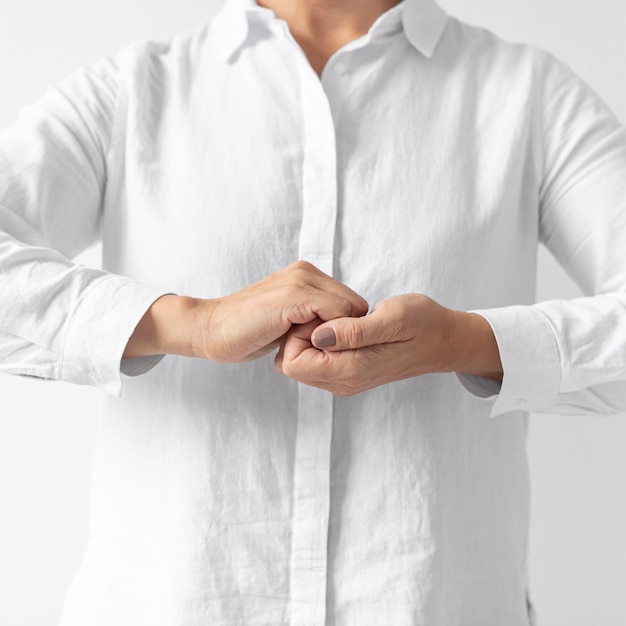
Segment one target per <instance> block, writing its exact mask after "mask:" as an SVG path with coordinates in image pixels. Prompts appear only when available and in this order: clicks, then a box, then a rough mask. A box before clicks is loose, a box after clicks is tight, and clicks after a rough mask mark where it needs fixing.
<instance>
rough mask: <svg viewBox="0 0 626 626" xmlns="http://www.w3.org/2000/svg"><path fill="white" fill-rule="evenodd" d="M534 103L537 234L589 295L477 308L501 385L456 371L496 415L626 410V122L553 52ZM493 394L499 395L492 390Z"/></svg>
mask: <svg viewBox="0 0 626 626" xmlns="http://www.w3.org/2000/svg"><path fill="white" fill-rule="evenodd" d="M542 79H543V80H542V98H541V101H540V102H539V103H538V110H537V116H536V118H537V120H538V145H539V146H540V150H539V154H540V157H539V161H540V163H541V167H542V172H543V179H542V180H543V183H542V187H541V194H540V198H539V202H540V212H539V218H540V221H539V233H540V238H541V241H542V242H543V243H544V244H545V245H546V247H547V248H548V249H549V250H550V251H551V253H552V254H553V255H554V256H555V258H556V259H557V260H558V261H559V263H560V264H561V265H562V266H563V267H564V268H565V270H566V271H567V272H568V274H569V275H570V276H571V277H572V278H573V279H574V280H575V281H576V282H577V284H578V285H579V286H580V287H581V288H582V290H583V293H584V294H585V297H583V298H577V299H573V300H568V301H562V300H555V301H548V302H541V303H538V304H536V305H533V306H510V307H503V308H494V309H487V310H480V311H476V312H477V313H480V314H481V315H483V316H484V317H485V318H486V319H487V320H488V321H489V323H490V324H491V327H492V329H493V331H494V334H495V337H496V340H497V343H498V347H499V349H500V355H501V358H502V364H503V368H504V379H503V382H502V386H501V388H499V389H496V388H494V386H493V384H492V383H490V382H484V381H479V380H477V379H476V377H467V376H460V379H461V382H462V383H463V384H464V385H465V386H466V388H468V389H469V390H470V391H472V392H473V393H475V394H476V395H481V396H483V397H488V398H490V399H491V401H493V407H492V412H491V414H492V416H495V415H499V414H502V413H506V412H508V411H511V410H515V409H522V410H527V411H533V412H539V413H560V414H588V413H594V414H612V413H619V412H624V411H626V130H625V129H624V128H623V127H622V126H621V125H620V123H619V122H618V120H617V119H616V118H615V117H614V115H613V114H612V113H611V112H610V111H609V110H608V108H607V107H606V106H605V105H604V104H603V103H602V102H601V101H600V99H599V98H598V97H597V96H596V95H595V94H594V93H593V92H592V90H591V89H590V88H589V87H587V86H586V85H585V84H584V83H583V82H582V81H581V80H580V79H578V78H577V77H576V76H574V75H573V74H572V73H571V72H570V71H569V70H568V69H567V68H566V67H565V66H564V65H563V64H561V63H560V62H558V61H556V60H555V59H553V58H552V57H547V66H546V68H545V71H544V72H543V76H542ZM494 394H495V395H494Z"/></svg>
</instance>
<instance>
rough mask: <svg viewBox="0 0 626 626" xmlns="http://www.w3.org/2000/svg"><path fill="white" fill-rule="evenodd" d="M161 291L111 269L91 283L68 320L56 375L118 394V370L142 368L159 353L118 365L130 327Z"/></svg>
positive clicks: (150, 364) (132, 372)
mask: <svg viewBox="0 0 626 626" xmlns="http://www.w3.org/2000/svg"><path fill="white" fill-rule="evenodd" d="M166 293H167V292H163V291H160V290H158V289H154V288H153V287H148V286H146V285H143V284H141V283H137V282H135V281H133V280H131V279H129V278H125V277H123V276H116V275H113V274H109V275H106V276H103V277H102V278H100V279H98V280H97V281H95V282H94V283H92V284H91V286H90V287H89V288H88V289H87V290H86V292H85V293H84V294H83V296H82V298H81V301H80V303H79V305H78V308H77V309H76V310H75V312H74V314H73V316H72V318H71V319H70V320H69V322H68V329H67V334H66V337H65V342H64V347H63V353H62V356H61V373H60V378H61V379H62V380H65V381H68V382H73V383H78V384H81V385H92V386H95V387H98V388H100V389H102V390H103V391H106V392H107V393H109V394H111V395H113V396H120V395H121V387H122V377H121V374H122V373H126V374H128V375H138V374H142V373H145V372H147V371H148V370H149V369H151V368H152V367H154V366H155V365H156V364H157V363H158V362H159V360H160V359H161V358H162V357H161V356H154V357H142V358H139V359H130V360H129V362H128V363H125V365H124V368H122V366H121V364H122V355H123V354H124V349H125V348H126V344H127V343H128V340H129V338H130V336H131V335H132V334H133V331H134V330H135V327H136V326H137V324H138V323H139V321H140V320H141V318H142V317H143V315H144V314H145V312H146V311H147V310H148V309H149V308H150V306H151V305H152V303H153V302H154V301H155V300H157V299H158V298H160V297H161V296H163V295H166Z"/></svg>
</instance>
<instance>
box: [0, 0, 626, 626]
mask: <svg viewBox="0 0 626 626" xmlns="http://www.w3.org/2000/svg"><path fill="white" fill-rule="evenodd" d="M0 2H1V3H2V4H0V84H1V85H2V89H1V91H0V127H5V126H7V125H8V124H9V123H10V122H11V121H12V120H13V119H14V118H15V116H16V115H17V112H18V109H19V107H20V106H21V105H23V104H26V103H28V102H31V101H33V100H35V99H36V98H37V97H38V96H39V95H40V94H41V93H42V91H43V90H44V88H45V87H46V85H47V84H49V83H54V82H56V81H58V80H60V79H61V78H62V77H64V76H65V75H67V74H69V73H70V72H72V71H74V70H75V69H77V68H78V67H79V66H80V65H84V64H89V63H91V62H92V61H94V60H95V59H97V58H98V57H100V56H102V55H106V54H110V53H112V52H114V51H115V50H116V49H117V48H118V47H120V46H121V45H124V44H125V43H128V42H130V41H133V40H137V39H146V38H150V39H159V40H163V39H167V38H168V37H169V36H171V35H172V34H174V33H175V32H178V31H180V30H187V29H190V28H194V27H195V26H197V25H198V24H200V23H201V22H203V21H206V20H208V19H210V17H211V16H212V15H213V14H214V13H215V12H216V11H217V10H218V9H219V6H220V4H221V0H205V1H201V0H178V2H174V1H172V0H108V2H106V3H104V2H86V1H84V0H83V2H79V1H78V0H20V2H19V3H9V0H0ZM442 4H443V6H444V7H445V8H446V9H447V10H448V11H449V12H450V13H452V14H453V15H457V16H459V17H461V18H463V19H465V20H466V21H469V22H471V23H475V24H480V25H483V26H486V27H488V28H490V29H491V30H493V31H495V32H496V33H498V34H499V35H501V36H502V37H504V38H505V39H508V40H514V41H523V42H527V43H532V44H535V45H539V46H541V47H543V48H546V49H548V50H550V51H552V52H553V53H555V54H556V55H557V56H559V57H560V58H561V59H563V60H565V61H566V62H567V63H569V65H570V66H572V67H573V68H574V69H575V71H576V72H577V73H578V74H580V75H581V76H582V77H583V78H585V79H586V80H587V82H589V83H590V84H591V85H592V86H593V87H594V88H595V89H596V91H598V92H599V93H600V94H601V95H602V97H603V98H604V99H605V101H607V102H608V104H609V105H610V106H611V107H612V108H613V110H614V111H615V112H616V113H617V115H618V116H619V117H620V119H621V120H623V121H624V120H626V85H625V80H624V75H625V70H626V37H624V26H623V25H624V24H626V3H624V1H623V0H593V1H592V0H523V1H522V0H443V1H442ZM80 261H81V262H83V263H86V264H97V263H98V262H99V253H98V250H97V249H94V250H91V251H88V252H87V253H86V254H84V255H83V256H82V257H81V259H80ZM578 294H579V292H578V290H577V288H576V287H575V285H573V284H572V283H571V281H570V280H569V279H568V278H567V277H566V276H565V275H564V273H563V272H562V271H561V270H560V268H559V267H558V266H556V265H555V264H554V262H553V261H552V260H551V259H550V258H548V256H547V255H545V254H544V253H543V252H542V253H541V255H540V275H539V289H538V299H547V298H568V297H574V296H576V295H578ZM98 393H99V392H97V391H95V390H93V389H89V388H83V387H77V386H73V385H65V384H62V383H55V382H36V381H31V380H26V379H18V378H13V377H9V376H1V375H0V624H1V625H3V626H4V625H6V626H56V624H57V623H58V618H59V614H60V610H61V605H62V602H63V597H64V594H65V590H66V588H67V586H68V584H69V582H70V580H71V577H72V574H73V572H74V570H75V568H76V567H77V565H78V563H79V562H80V558H81V553H82V550H83V548H84V546H85V542H86V539H87V518H88V511H89V472H90V463H91V455H92V450H93V442H94V440H95V437H96V429H97V411H96V409H95V404H96V399H97V394H98ZM625 410H626V407H625ZM625 449H626V415H625V416H617V417H612V418H589V417H577V418H572V417H566V418H565V417H554V416H533V417H532V419H531V429H530V435H529V442H528V450H529V457H530V462H531V472H532V481H533V499H532V524H531V590H532V593H533V597H534V602H535V605H536V608H537V610H538V614H539V618H540V619H539V624H540V626H589V625H590V624H593V625H594V626H623V625H624V624H626V531H625V529H626V454H625V453H624V450H625ZM85 626H89V625H87V624H86V625H85ZM138 626H140V625H138ZM141 626H143V625H141ZM502 626H506V625H505V624H503V625H502Z"/></svg>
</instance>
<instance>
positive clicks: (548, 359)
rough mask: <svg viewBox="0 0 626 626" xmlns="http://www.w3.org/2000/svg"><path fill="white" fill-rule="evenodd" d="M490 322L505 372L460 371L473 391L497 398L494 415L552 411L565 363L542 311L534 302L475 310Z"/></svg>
mask: <svg viewBox="0 0 626 626" xmlns="http://www.w3.org/2000/svg"><path fill="white" fill-rule="evenodd" d="M473 313H478V314H479V315H482V317H484V318H485V319H486V320H487V321H488V322H489V324H490V326H491V328H492V330H493V334H494V335H495V338H496V342H497V344H498V350H499V351H500V359H501V361H502V369H503V371H504V376H503V379H502V385H498V383H495V382H494V381H491V380H487V379H483V378H480V377H478V376H468V375H466V374H459V375H458V378H459V381H460V382H461V384H462V385H463V386H464V387H465V388H466V389H467V390H468V391H469V392H470V393H472V394H474V395H475V396H477V397H479V398H485V399H488V400H490V401H492V402H493V406H492V407H491V413H490V416H491V417H496V416H497V415H502V414H503V413H508V412H510V411H537V412H543V413H546V412H549V409H550V407H551V406H552V405H553V403H554V400H555V398H556V395H557V393H558V390H559V384H560V380H561V365H560V358H559V351H558V346H557V342H556V338H555V336H554V333H553V332H552V329H551V327H550V325H549V323H548V320H547V319H546V318H545V317H544V315H543V314H542V313H540V312H539V311H537V310H536V309H534V308H533V307H531V306H508V307H501V308H494V309H483V310H480V311H473Z"/></svg>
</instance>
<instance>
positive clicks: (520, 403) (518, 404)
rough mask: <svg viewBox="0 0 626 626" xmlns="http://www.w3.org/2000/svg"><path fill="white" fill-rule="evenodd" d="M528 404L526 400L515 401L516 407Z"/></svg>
mask: <svg viewBox="0 0 626 626" xmlns="http://www.w3.org/2000/svg"><path fill="white" fill-rule="evenodd" d="M526 404H527V402H526V400H524V398H518V399H517V400H515V406H526Z"/></svg>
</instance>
